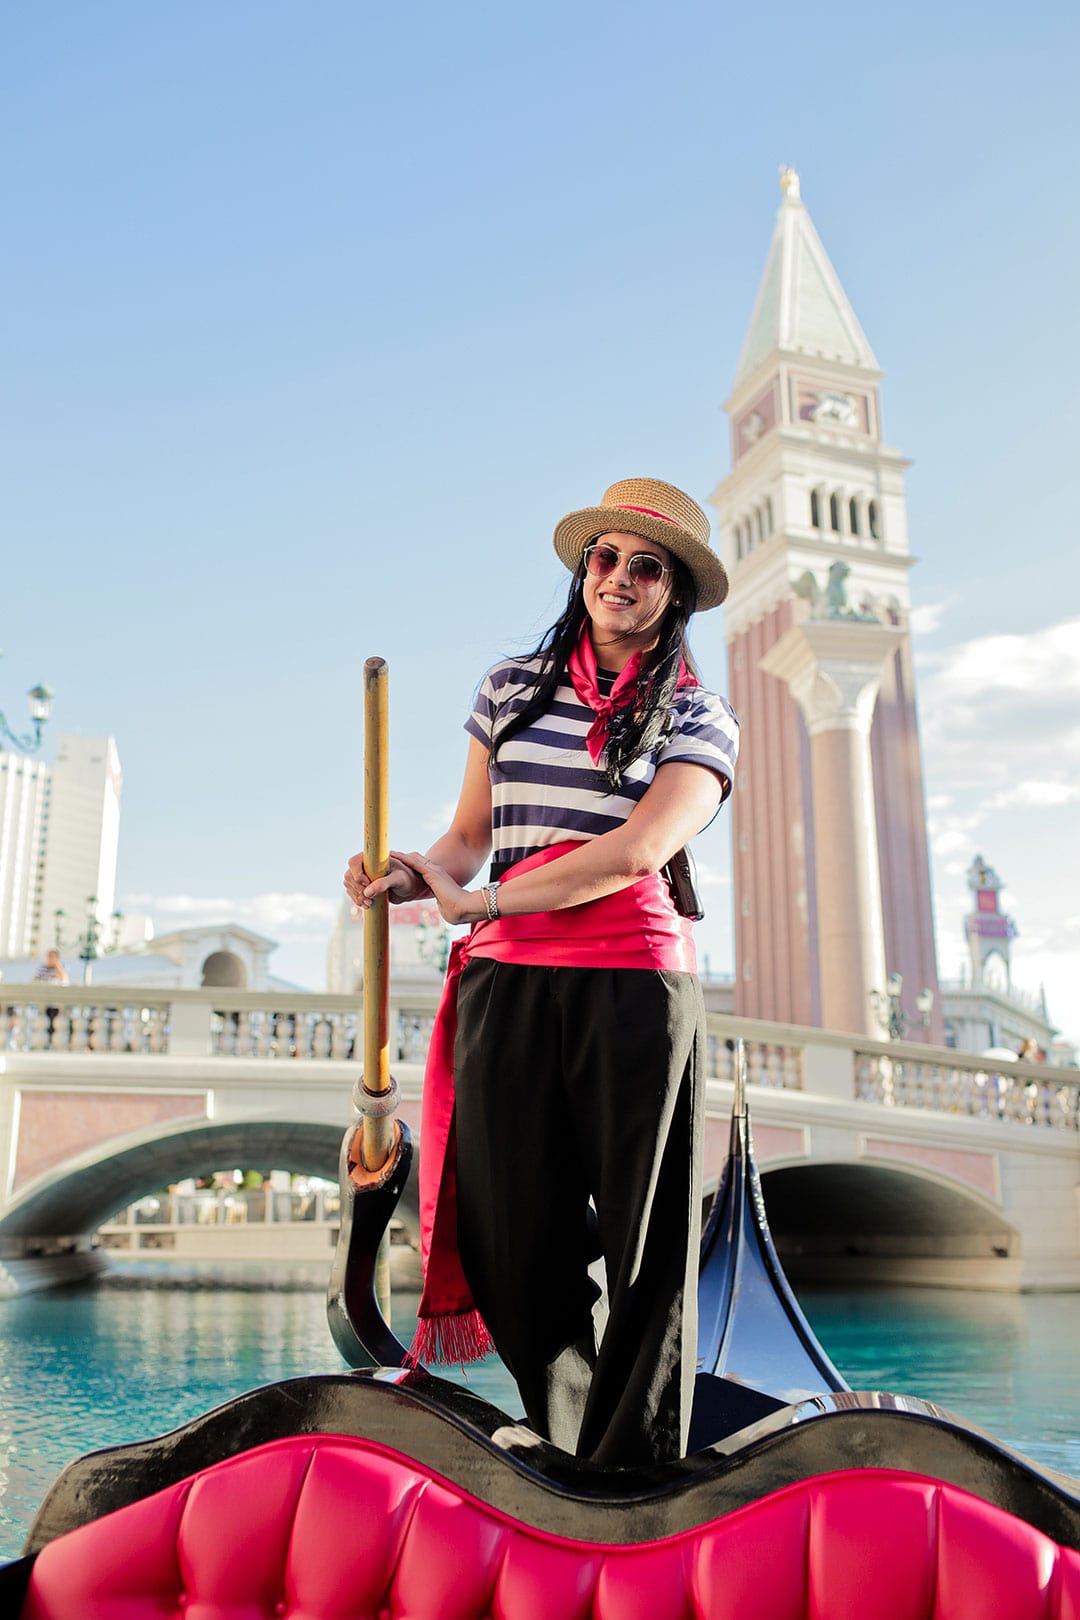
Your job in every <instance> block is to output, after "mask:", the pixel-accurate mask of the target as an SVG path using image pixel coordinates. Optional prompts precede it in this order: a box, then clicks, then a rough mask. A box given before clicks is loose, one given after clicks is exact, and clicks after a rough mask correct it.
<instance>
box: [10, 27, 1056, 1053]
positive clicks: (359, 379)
mask: <svg viewBox="0 0 1080 1620" xmlns="http://www.w3.org/2000/svg"><path fill="white" fill-rule="evenodd" d="M1078 35H1080V25H1078V20H1077V11H1076V8H1075V7H1074V6H1071V5H1066V4H1052V3H1039V0H1035V3H1034V4H1031V5H1029V6H1027V7H1025V8H1023V9H1018V8H1016V7H1014V6H1006V5H1003V4H999V3H996V0H989V3H986V4H980V5H978V6H977V7H976V6H975V5H973V4H968V3H966V0H962V3H959V4H953V5H951V6H948V7H942V6H940V5H930V4H927V3H925V0H913V3H912V4H910V5H908V6H907V7H906V8H905V9H904V10H903V12H902V13H897V12H894V11H893V10H891V9H889V8H884V7H873V6H865V5H858V6H856V5H852V4H850V3H848V0H835V3H834V4H831V5H829V6H828V7H807V6H805V5H804V4H798V5H796V4H789V3H787V0H780V3H778V4H774V5H771V6H769V7H759V8H750V7H732V6H723V5H718V4H716V0H712V3H710V4H698V3H689V0H668V3H666V4H664V5H663V6H661V5H659V4H657V3H653V4H650V5H643V4H639V3H636V0H620V3H619V4H608V3H602V4H591V3H589V0H575V3H574V4H570V3H569V0H547V3H545V4H544V5H542V6H539V5H532V4H523V5H516V6H506V5H500V6H496V5H493V4H480V3H475V0H464V3H462V4H459V5H456V6H453V7H447V6H445V5H435V4H431V3H428V0H419V3H417V4H414V5H412V6H409V7H390V6H379V7H375V6H373V5H365V4H362V3H359V0H347V3H346V0H312V3H311V4H308V5H304V6H300V5H297V4H296V3H295V0H257V3H256V0H228V3H226V4H221V3H220V0H185V3H183V4H180V3H177V0H173V3H171V4H170V3H167V0H163V3H161V4H158V5H154V6H147V5H145V4H143V3H142V0H137V3H136V0H101V3H99V4H96V5H94V6H92V7H91V6H86V5H85V4H83V3H82V0H78V3H75V0H51V3H50V4H49V5H47V6H32V7H28V6H20V5H17V4H15V3H13V0H0V194H2V196H3V198H4V203H3V211H2V218H0V570H2V572H0V580H2V585H3V590H2V595H0V647H2V649H3V652H4V658H3V661H2V662H0V709H3V710H5V711H6V712H7V714H8V718H9V720H11V721H19V720H21V718H22V714H23V708H22V705H23V701H24V700H23V693H24V692H25V691H26V689H27V688H28V687H29V686H31V685H33V684H35V683H36V682H37V681H39V680H44V681H46V682H47V683H48V684H49V685H50V686H52V687H53V688H54V689H55V691H56V702H55V710H54V718H53V720H52V721H51V722H50V731H51V733H52V735H53V736H54V737H55V736H59V735H66V734H72V733H74V734H86V735H101V734H105V733H109V734H112V735H113V736H115V737H116V739H117V746H118V748H119V752H120V758H121V761H122V765H123V769H124V801H123V820H122V828H121V846H120V868H119V887H118V897H119V903H120V905H121V907H122V908H123V909H124V910H126V911H129V912H134V911H144V910H146V911H150V912H152V914H153V916H154V920H155V924H156V926H157V929H158V931H159V932H161V931H164V930H165V929H169V928H174V927H180V926H185V925H187V924H193V923H198V922H210V921H222V920H226V919H228V920H233V921H238V922H241V923H244V924H246V925H247V926H249V927H252V928H255V929H257V930H258V931H260V932H263V933H266V934H269V935H270V936H271V937H273V938H275V939H277V940H278V941H279V942H280V945H279V949H278V951H277V953H276V955H275V957H274V966H275V970H276V972H277V973H278V974H279V975H280V976H281V977H284V978H287V979H292V980H294V981H295V982H297V983H301V984H304V985H307V986H310V987H312V988H321V987H322V986H323V984H324V982H325V956H326V944H327V939H328V936H329V931H330V927H331V924H332V921H333V917H334V915H335V912H336V909H337V905H338V899H339V895H340V888H339V885H340V877H341V872H342V870H343V868H344V864H345V860H346V858H347V856H348V855H349V854H350V853H351V852H352V851H353V850H354V849H356V848H357V847H359V844H360V841H361V836H362V834H361V827H362V811H361V763H362V762H361V671H362V666H363V662H364V659H365V658H366V657H368V656H370V655H372V654H380V655H382V656H384V657H386V658H387V660H388V662H389V665H390V681H391V772H392V777H391V804H392V837H393V841H394V842H395V844H398V845H400V846H401V847H405V848H408V847H414V846H416V845H420V846H421V847H425V846H426V845H427V844H428V843H429V842H431V841H432V839H433V838H434V837H435V836H436V835H437V834H438V832H440V831H441V830H442V829H443V827H444V825H445V821H446V817H447V815H448V812H449V808H450V807H451V806H452V804H453V801H454V798H455V796H456V791H457V787H458V784H459V781H460V775H461V770H462V767H463V763H464V754H465V737H464V734H463V732H462V731H461V726H462V724H463V721H464V718H465V715H466V713H467V711H468V707H469V703H470V700H471V697H472V694H473V691H474V688H475V686H476V684H477V682H478V680H479V678H480V676H481V674H482V673H483V671H484V670H485V668H487V667H488V666H489V665H490V664H491V663H493V662H494V661H495V660H496V659H497V658H499V657H501V656H504V655H505V654H507V653H512V652H517V651H523V650H527V649H528V648H529V647H531V646H532V645H533V644H534V643H535V641H536V640H537V639H538V638H539V635H540V634H541V632H542V631H543V630H544V628H545V627H546V626H547V624H549V623H550V622H551V620H552V619H553V618H554V617H555V616H556V613H557V612H558V610H559V606H560V604H561V601H562V599H563V597H564V594H565V586H566V575H565V573H564V572H563V570H562V568H561V565H560V564H559V563H558V561H557V560H556V558H555V556H554V553H553V551H552V549H551V541H550V536H551V531H552V529H553V527H554V524H555V522H556V521H557V520H558V518H559V517H561V516H562V514H563V513H564V512H566V511H569V510H571V509H573V508H576V507H579V506H586V505H591V504H594V503H595V502H596V501H597V500H598V499H599V497H600V494H601V493H602V491H603V489H604V488H605V487H606V486H607V484H609V483H610V482H612V481H613V480H615V479H617V478H621V477H626V476H631V475H635V476H636V475H640V474H645V475H650V476H659V477H663V478H667V479H669V480H670V481H672V482H674V483H677V484H679V485H681V486H682V487H684V488H686V489H687V490H689V491H690V492H691V493H692V494H694V495H695V497H696V498H697V499H698V500H699V501H701V502H705V501H706V500H707V497H708V496H709V494H710V493H711V492H712V490H713V489H714V488H715V486H716V484H717V483H718V482H719V480H720V479H721V478H722V477H723V476H724V474H725V473H726V472H727V471H728V470H729V466H730V457H729V450H728V435H727V419H726V417H725V415H724V412H723V402H724V400H725V399H726V397H727V395H728V392H729V389H730V386H731V382H732V379H733V377H734V372H735V365H736V361H737V358H738V353H739V349H740V346H741V343H742V338H743V335H744V332H745V328H746V325H747V323H748V321H749V317H750V311H751V307H752V304H753V299H754V294H755V291H756V288H757V283H758V279H759V277H760V274H761V271H762V268H763V265H764V260H765V254H766V251H767V247H768V242H769V238H770V234H771V231H772V226H773V220H774V216H775V212H776V209H777V207H778V205H779V201H780V194H779V190H778V185H777V175H778V170H779V167H780V166H781V165H782V164H785V163H790V164H793V165H794V166H795V167H796V168H797V169H798V170H799V172H800V174H801V177H802V195H803V199H804V201H805V203H806V205H807V207H808V208H809V210H810V214H811V217H812V218H813V220H814V223H815V225H816V227H817V229H818V231H819V233H820V235H821V236H822V239H823V241H824V243H825V247H826V249H827V251H828V253H829V255H830V257H831V259H832V261H833V263H834V265H835V267H836V269H837V271H838V273H839V275H840V277H841V280H842V281H843V283H844V286H845V288H846V291H847V293H848V296H849V298H850V300H851V303H852V305H853V307H854V309H855V311H856V313H857V314H858V316H859V319H860V321H861V323H862V325H863V327H864V329H865V330H866V332H867V334H868V336H869V338H870V341H871V343H872V345H873V347H874V349H875V352H876V353H877V356H878V358H879V360H880V362H881V364H882V366H883V368H884V370H885V379H884V383H883V392H882V400H883V414H884V423H885V433H886V439H887V441H888V442H889V443H890V444H892V445H894V446H896V447H897V448H899V449H900V450H901V451H902V452H903V453H904V455H905V456H907V457H909V458H910V459H911V463H912V465H911V468H910V471H909V473H908V484H907V492H908V502H909V527H910V534H911V543H912V550H913V553H914V554H915V556H916V557H917V558H918V563H917V566H916V567H915V569H914V570H913V574H912V594H913V601H914V605H915V615H914V621H913V623H914V627H915V646H916V660H917V663H916V667H917V674H918V681H919V687H918V703H919V712H920V722H921V728H922V740H923V750H924V769H925V777H926V796H927V807H928V815H929V825H930V832H931V848H932V861H933V883H934V901H935V911H936V919H937V928H938V937H939V961H940V968H941V971H942V973H943V974H945V975H951V974H954V973H956V972H958V971H959V968H960V965H961V957H962V952H963V937H962V917H963V913H964V911H965V910H966V909H967V904H968V896H967V890H966V886H965V883H964V876H963V874H964V872H965V870H966V868H967V867H968V865H969V864H970V862H971V859H972V857H973V856H974V855H975V854H976V853H979V854H981V855H983V856H984V857H985V859H987V860H988V861H989V862H990V863H991V864H992V865H993V866H995V867H996V869H997V870H998V872H999V873H1000V875H1001V877H1002V879H1003V881H1004V883H1005V885H1006V887H1005V894H1004V903H1005V905H1006V906H1007V908H1008V909H1009V910H1010V911H1011V912H1012V914H1013V915H1014V917H1015V918H1016V920H1017V923H1018V925H1019V929H1020V935H1019V938H1018V939H1017V941H1016V943H1015V946H1014V957H1013V965H1014V980H1015V982H1016V983H1017V984H1019V985H1020V986H1021V987H1024V988H1027V989H1031V990H1034V989H1037V988H1038V986H1039V984H1040V983H1043V984H1045V986H1046V992H1047V996H1048V1000H1049V1005H1050V1011H1051V1014H1052V1016H1053V1018H1054V1020H1055V1022H1056V1023H1057V1024H1058V1025H1060V1026H1061V1028H1062V1029H1063V1030H1064V1032H1065V1033H1066V1034H1067V1035H1068V1036H1070V1038H1072V1039H1073V1040H1078V1041H1080V1005H1078V998H1077V992H1076V989H1075V986H1076V985H1077V984H1078V983H1080V885H1078V880H1077V877H1076V867H1077V862H1076V856H1075V851H1076V847H1077V834H1078V832H1080V811H1078V804H1080V718H1078V716H1080V706H1078V699H1080V561H1078V549H1077V546H1076V535H1075V501H1074V499H1073V490H1074V485H1075V472H1074V467H1075V461H1076V453H1075V445H1076V437H1077V429H1078V427H1080V422H1078V414H1080V413H1078V409H1077V385H1076V378H1077V360H1078V352H1077V351H1078V348H1080V333H1078V326H1077V316H1076V309H1077V304H1076V297H1075V266H1076V264H1077V261H1078V258H1080V223H1078V210H1077V205H1076V183H1075V172H1074V171H1075V163H1074V154H1075V151H1076V149H1077V135H1078V127H1077V126H1078V123H1080V117H1078V113H1077V99H1078V98H1077V97H1076V94H1075V81H1074V64H1075V62H1076V60H1077V59H1078V50H1080V37H1078ZM693 643H694V648H695V652H696V655H697V657H698V660H699V662H700V663H701V665H702V666H703V670H704V673H705V675H706V677H707V678H708V680H709V682H710V684H712V685H714V686H716V687H718V688H720V689H722V688H723V685H724V671H725V647H724V615H723V610H720V611H718V612H714V613H710V614H708V615H704V616H702V618H701V620H700V622H698V623H696V624H695V627H694V635H693ZM49 751H50V750H48V749H47V750H46V752H47V754H48V752H49ZM729 841H730V828H729V825H728V824H727V821H726V818H725V817H724V816H721V817H720V818H719V820H718V821H717V823H716V825H715V826H714V827H713V828H712V829H711V830H710V832H709V833H707V834H706V835H705V836H704V837H703V838H702V839H701V840H700V843H699V849H698V857H699V862H700V864H701V866H702V868H703V872H704V875H705V878H706V897H707V904H708V917H707V919H706V921H705V923H704V924H702V925H701V929H700V940H701V945H702V948H703V951H704V954H705V955H706V956H707V958H708V962H709V966H710V968H711V969H712V970H713V971H714V972H730V971H731V970H732V968H733V961H732V943H731V940H732V920H731V876H730V874H731V860H730V847H729Z"/></svg>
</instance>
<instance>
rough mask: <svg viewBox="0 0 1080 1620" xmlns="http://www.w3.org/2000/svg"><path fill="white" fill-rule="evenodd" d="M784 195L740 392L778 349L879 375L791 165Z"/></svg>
mask: <svg viewBox="0 0 1080 1620" xmlns="http://www.w3.org/2000/svg"><path fill="white" fill-rule="evenodd" d="M780 192H781V201H780V210H779V212H778V214H777V216H776V226H775V229H774V230H773V237H772V242H771V243H770V244H769V253H768V257H767V259H766V261H765V270H764V273H763V275H762V277H761V283H760V285H759V287H758V294H757V299H756V300H755V303H754V310H753V314H752V315H751V317H750V325H749V328H748V330H747V333H746V339H745V341H744V343H743V347H742V353H741V354H740V356H739V364H738V367H737V369H736V372H735V387H736V389H737V388H738V387H739V385H740V384H741V383H742V382H743V381H744V379H745V378H746V377H748V376H749V375H750V373H751V372H753V371H756V370H757V368H758V366H759V365H761V364H762V362H763V361H765V360H767V359H769V358H770V356H772V355H774V354H775V353H776V352H777V351H779V352H780V353H782V354H789V355H802V356H809V357H812V358H814V359H823V360H833V361H839V362H840V363H841V364H842V365H849V366H857V367H858V368H859V369H860V370H866V371H873V372H879V371H880V367H879V366H878V363H877V360H876V358H875V356H874V351H873V349H872V348H871V347H870V342H869V339H868V338H867V336H866V333H865V332H864V331H863V329H862V327H861V326H860V324H859V319H858V317H857V315H856V314H855V311H854V310H853V309H852V307H851V304H850V303H849V302H848V296H847V294H846V293H845V291H844V288H843V286H842V284H841V281H840V277H839V276H838V275H837V273H836V271H835V270H834V269H833V267H832V264H831V262H830V260H829V255H828V254H827V253H826V252H825V249H824V247H823V246H822V242H821V238H820V236H819V235H818V233H817V231H816V230H815V229H814V226H813V222H812V220H811V218H810V215H809V214H808V213H807V211H806V206H805V204H804V203H803V200H802V187H801V185H800V182H799V176H798V174H797V172H796V171H795V170H794V169H793V168H791V166H790V165H785V166H784V167H783V168H782V169H781V170H780Z"/></svg>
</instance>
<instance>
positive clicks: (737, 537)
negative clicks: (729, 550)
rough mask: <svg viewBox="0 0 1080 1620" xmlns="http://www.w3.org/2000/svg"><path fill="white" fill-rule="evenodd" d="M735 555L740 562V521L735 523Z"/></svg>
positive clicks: (741, 546)
mask: <svg viewBox="0 0 1080 1620" xmlns="http://www.w3.org/2000/svg"><path fill="white" fill-rule="evenodd" d="M735 556H736V559H737V560H738V561H739V562H742V556H743V543H742V524H741V523H736V525H735Z"/></svg>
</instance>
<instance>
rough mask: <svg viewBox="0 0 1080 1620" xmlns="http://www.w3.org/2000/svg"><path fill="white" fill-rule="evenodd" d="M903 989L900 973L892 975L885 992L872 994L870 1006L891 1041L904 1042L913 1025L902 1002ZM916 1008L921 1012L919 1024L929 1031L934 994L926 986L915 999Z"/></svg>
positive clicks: (877, 991)
mask: <svg viewBox="0 0 1080 1620" xmlns="http://www.w3.org/2000/svg"><path fill="white" fill-rule="evenodd" d="M903 989H904V980H903V978H902V976H901V975H900V974H899V973H890V974H889V977H888V979H887V981H886V984H885V989H884V991H882V990H871V992H870V1004H871V1006H872V1007H873V1009H874V1012H875V1013H876V1015H877V1019H878V1022H879V1024H880V1025H881V1027H882V1029H883V1030H884V1031H885V1033H886V1034H887V1036H888V1038H889V1040H890V1041H902V1040H903V1038H904V1036H905V1035H906V1034H907V1032H908V1028H909V1026H910V1024H911V1016H910V1014H909V1013H908V1011H907V1009H906V1008H905V1007H904V1006H903V1005H902V1004H901V1001H900V997H901V994H902V992H903ZM915 1006H916V1007H917V1008H918V1012H919V1023H920V1024H921V1025H922V1027H923V1029H929V1028H930V1014H931V1012H932V1011H933V1007H934V992H933V991H932V990H929V989H927V988H926V987H925V986H924V987H923V989H921V990H920V991H919V993H918V995H917V996H916V997H915Z"/></svg>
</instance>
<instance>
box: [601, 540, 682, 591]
mask: <svg viewBox="0 0 1080 1620" xmlns="http://www.w3.org/2000/svg"><path fill="white" fill-rule="evenodd" d="M582 555H583V558H584V562H585V567H586V568H587V569H588V571H589V573H590V574H592V575H593V577H594V578H595V579H606V578H607V576H608V575H609V574H613V573H614V572H615V570H616V568H618V566H619V561H620V558H621V557H622V552H621V551H616V550H615V547H614V546H602V545H597V544H593V545H591V546H586V547H585V550H584V552H583V554H582ZM626 572H627V573H628V574H629V575H630V578H631V579H632V580H633V581H634V584H635V585H659V583H660V581H661V580H662V579H663V577H664V575H665V574H670V573H671V569H670V568H669V567H668V566H667V564H666V563H662V562H661V561H660V559H659V557H654V556H653V554H652V552H651V551H635V552H634V553H633V555H632V556H630V557H628V558H627V559H626Z"/></svg>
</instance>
